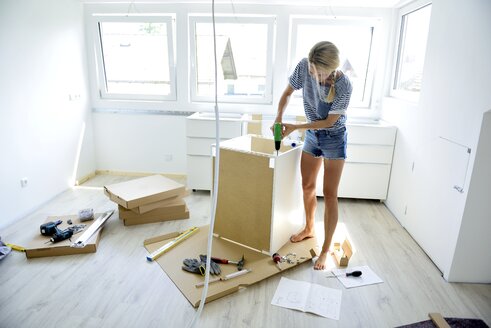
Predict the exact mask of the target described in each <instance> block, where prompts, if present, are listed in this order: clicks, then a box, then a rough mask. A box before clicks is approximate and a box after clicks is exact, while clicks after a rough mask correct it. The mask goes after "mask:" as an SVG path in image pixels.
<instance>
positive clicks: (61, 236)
mask: <svg viewBox="0 0 491 328" xmlns="http://www.w3.org/2000/svg"><path fill="white" fill-rule="evenodd" d="M72 236H73V231H72V230H71V229H65V230H60V229H57V231H56V232H55V233H54V234H53V236H51V238H50V239H49V240H48V241H47V242H45V244H47V243H49V242H52V243H58V242H60V241H63V240H66V239H70V238H72Z"/></svg>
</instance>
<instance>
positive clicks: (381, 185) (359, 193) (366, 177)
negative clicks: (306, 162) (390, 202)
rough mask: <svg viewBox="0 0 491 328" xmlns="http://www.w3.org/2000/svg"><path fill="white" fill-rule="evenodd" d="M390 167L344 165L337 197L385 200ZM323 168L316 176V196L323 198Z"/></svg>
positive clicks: (364, 164) (366, 164)
mask: <svg viewBox="0 0 491 328" xmlns="http://www.w3.org/2000/svg"><path fill="white" fill-rule="evenodd" d="M389 177H390V165H388V164H368V163H348V162H347V163H345V164H344V168H343V174H342V176H341V181H340V183H339V189H338V197H341V198H362V199H380V200H385V199H386V198H387V186H388V184H389ZM323 185H324V166H322V167H321V171H320V172H319V175H318V176H317V184H316V194H317V196H323V191H322V188H323Z"/></svg>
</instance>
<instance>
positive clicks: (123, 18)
mask: <svg viewBox="0 0 491 328" xmlns="http://www.w3.org/2000/svg"><path fill="white" fill-rule="evenodd" d="M104 22H117V23H139V22H145V23H163V24H165V25H166V28H167V35H168V38H167V49H168V65H169V82H170V93H169V94H168V95H152V94H133V93H109V92H107V84H106V75H105V66H104V54H103V49H102V35H101V30H100V24H101V23H104ZM175 22H176V17H175V14H171V13H169V14H167V13H166V14H153V15H152V14H150V15H149V14H132V15H128V14H93V15H92V17H91V28H92V34H93V42H94V56H95V66H96V81H97V90H98V93H99V99H100V100H122V101H176V100H177V93H176V64H177V63H176V46H175V42H176V41H175V40H176V37H175V36H176V29H175Z"/></svg>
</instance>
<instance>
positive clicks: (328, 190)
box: [314, 159, 344, 270]
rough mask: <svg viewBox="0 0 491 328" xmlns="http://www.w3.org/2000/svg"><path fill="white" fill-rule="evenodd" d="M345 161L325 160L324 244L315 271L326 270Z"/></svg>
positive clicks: (335, 222)
mask: <svg viewBox="0 0 491 328" xmlns="http://www.w3.org/2000/svg"><path fill="white" fill-rule="evenodd" d="M343 166H344V160H328V159H325V160H324V204H325V208H324V233H325V237H324V243H323V244H322V250H321V254H320V255H319V258H318V259H317V261H316V262H315V264H314V269H315V270H324V269H325V268H326V260H327V255H328V254H329V253H330V251H329V247H330V245H331V242H332V236H333V234H334V231H335V230H336V225H337V224H338V186H339V181H340V180H341V173H342V172H343Z"/></svg>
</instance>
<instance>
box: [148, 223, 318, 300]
mask: <svg viewBox="0 0 491 328" xmlns="http://www.w3.org/2000/svg"><path fill="white" fill-rule="evenodd" d="M208 231H209V226H202V227H199V230H198V231H197V232H196V233H194V234H193V235H192V236H190V237H189V238H188V239H186V240H184V241H182V242H181V243H179V244H177V246H175V247H174V248H172V249H171V250H169V251H168V252H167V253H165V254H164V255H162V256H161V257H159V258H158V259H157V260H156V262H157V263H158V264H159V265H160V267H161V268H162V269H163V270H164V271H165V273H166V274H167V275H168V276H169V278H170V279H171V280H172V281H173V282H174V284H175V285H176V286H177V288H179V290H180V291H181V292H182V293H183V294H184V296H185V297H186V298H187V299H188V301H189V302H190V303H191V304H192V305H193V306H195V307H197V306H199V303H200V300H201V293H202V291H203V288H202V287H196V286H195V285H196V284H197V283H199V282H202V281H204V277H203V276H201V275H199V274H193V273H190V272H187V271H184V270H182V268H181V267H182V261H183V260H184V259H186V258H199V255H200V254H206V249H207V243H208ZM178 235H179V233H177V232H175V233H171V234H166V235H163V236H158V237H154V238H150V239H147V240H145V241H144V246H145V248H146V249H147V250H148V252H149V253H151V252H153V251H155V250H157V249H158V248H159V247H161V246H163V245H165V244H166V243H167V242H169V241H170V240H172V239H173V238H175V237H177V236H178ZM315 248H316V240H315V238H310V239H306V240H304V241H302V242H299V243H291V242H288V243H286V244H285V245H284V246H283V247H281V249H280V250H279V253H280V255H282V256H284V255H286V254H288V253H295V254H296V258H297V259H298V263H297V262H295V263H294V264H289V263H286V262H283V263H281V267H282V270H281V271H280V270H279V269H278V267H277V266H276V265H275V263H274V262H273V260H272V258H271V256H269V255H265V254H262V253H259V252H257V251H254V250H251V249H249V248H246V247H244V246H241V245H238V244H236V243H232V242H230V241H227V240H224V239H222V238H218V237H214V238H213V245H212V254H211V255H212V256H215V257H219V258H225V259H229V260H239V259H240V258H241V257H242V255H243V256H244V258H245V262H244V269H251V270H252V272H249V273H247V274H245V275H243V276H240V277H237V278H233V279H230V280H226V281H218V282H215V283H212V284H210V285H209V288H208V294H207V298H206V301H205V302H206V303H207V302H210V301H213V300H216V299H218V298H220V297H223V296H225V295H228V294H231V293H234V292H236V291H238V290H239V288H241V287H247V286H249V285H252V284H255V283H257V282H259V281H261V280H263V279H266V278H268V277H271V276H273V275H275V274H278V273H281V272H284V271H285V270H288V269H290V268H292V267H294V266H296V265H298V264H300V263H303V262H305V261H310V260H311V259H312V254H311V251H310V250H311V249H313V250H315ZM142 261H144V259H143V258H142ZM148 264H149V265H155V263H153V262H149V263H148ZM220 268H221V270H222V276H225V275H227V274H229V273H233V272H237V266H236V265H235V264H220ZM213 277H214V276H211V275H210V279H211V278H213Z"/></svg>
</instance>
